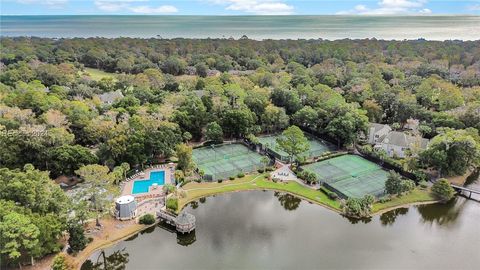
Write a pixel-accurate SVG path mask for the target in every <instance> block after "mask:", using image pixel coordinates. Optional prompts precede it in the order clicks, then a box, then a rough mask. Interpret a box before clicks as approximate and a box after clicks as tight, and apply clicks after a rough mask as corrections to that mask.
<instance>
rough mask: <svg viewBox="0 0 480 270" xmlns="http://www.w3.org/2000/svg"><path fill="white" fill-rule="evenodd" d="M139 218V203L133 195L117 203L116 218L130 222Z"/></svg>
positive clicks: (126, 196) (121, 198)
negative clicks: (129, 220)
mask: <svg viewBox="0 0 480 270" xmlns="http://www.w3.org/2000/svg"><path fill="white" fill-rule="evenodd" d="M136 216H137V202H136V201H135V198H134V197H133V196H131V195H125V196H122V197H120V198H118V199H117V200H116V201H115V217H116V218H117V219H120V220H128V219H132V218H135V217H136Z"/></svg>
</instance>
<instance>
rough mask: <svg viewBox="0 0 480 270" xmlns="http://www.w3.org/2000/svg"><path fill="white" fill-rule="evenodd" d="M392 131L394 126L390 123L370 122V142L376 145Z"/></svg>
mask: <svg viewBox="0 0 480 270" xmlns="http://www.w3.org/2000/svg"><path fill="white" fill-rule="evenodd" d="M390 131H392V128H391V127H390V126H389V125H382V124H377V123H370V126H369V128H368V143H369V144H372V145H375V144H377V143H379V142H381V141H382V140H383V139H384V138H385V137H386V136H387V134H388V133H389V132H390Z"/></svg>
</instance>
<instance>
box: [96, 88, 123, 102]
mask: <svg viewBox="0 0 480 270" xmlns="http://www.w3.org/2000/svg"><path fill="white" fill-rule="evenodd" d="M98 98H100V100H101V101H102V102H103V103H113V102H115V101H117V100H118V99H121V98H123V94H122V92H121V91H120V90H117V91H113V92H107V93H103V94H101V95H99V96H98Z"/></svg>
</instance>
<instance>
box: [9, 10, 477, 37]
mask: <svg viewBox="0 0 480 270" xmlns="http://www.w3.org/2000/svg"><path fill="white" fill-rule="evenodd" d="M0 35H1V36H37V37H52V38H72V37H84V38H86V37H107V38H114V37H139V38H151V37H157V38H230V37H233V38H236V39H237V38H240V37H241V36H243V35H246V36H247V37H249V38H251V39H258V40H261V39H318V38H322V39H328V40H335V39H345V38H349V39H361V38H377V39H386V40H392V39H395V40H404V39H420V38H423V39H427V40H452V39H459V40H479V39H480V16H333V15H332V16H103V15H102V16H93V15H83V16H67V15H65V16H0Z"/></svg>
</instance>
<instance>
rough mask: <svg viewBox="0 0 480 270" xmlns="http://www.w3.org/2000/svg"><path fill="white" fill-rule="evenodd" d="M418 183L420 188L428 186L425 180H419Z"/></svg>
mask: <svg viewBox="0 0 480 270" xmlns="http://www.w3.org/2000/svg"><path fill="white" fill-rule="evenodd" d="M419 185H420V187H421V188H427V187H428V182H427V181H421V182H420V183H419Z"/></svg>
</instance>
